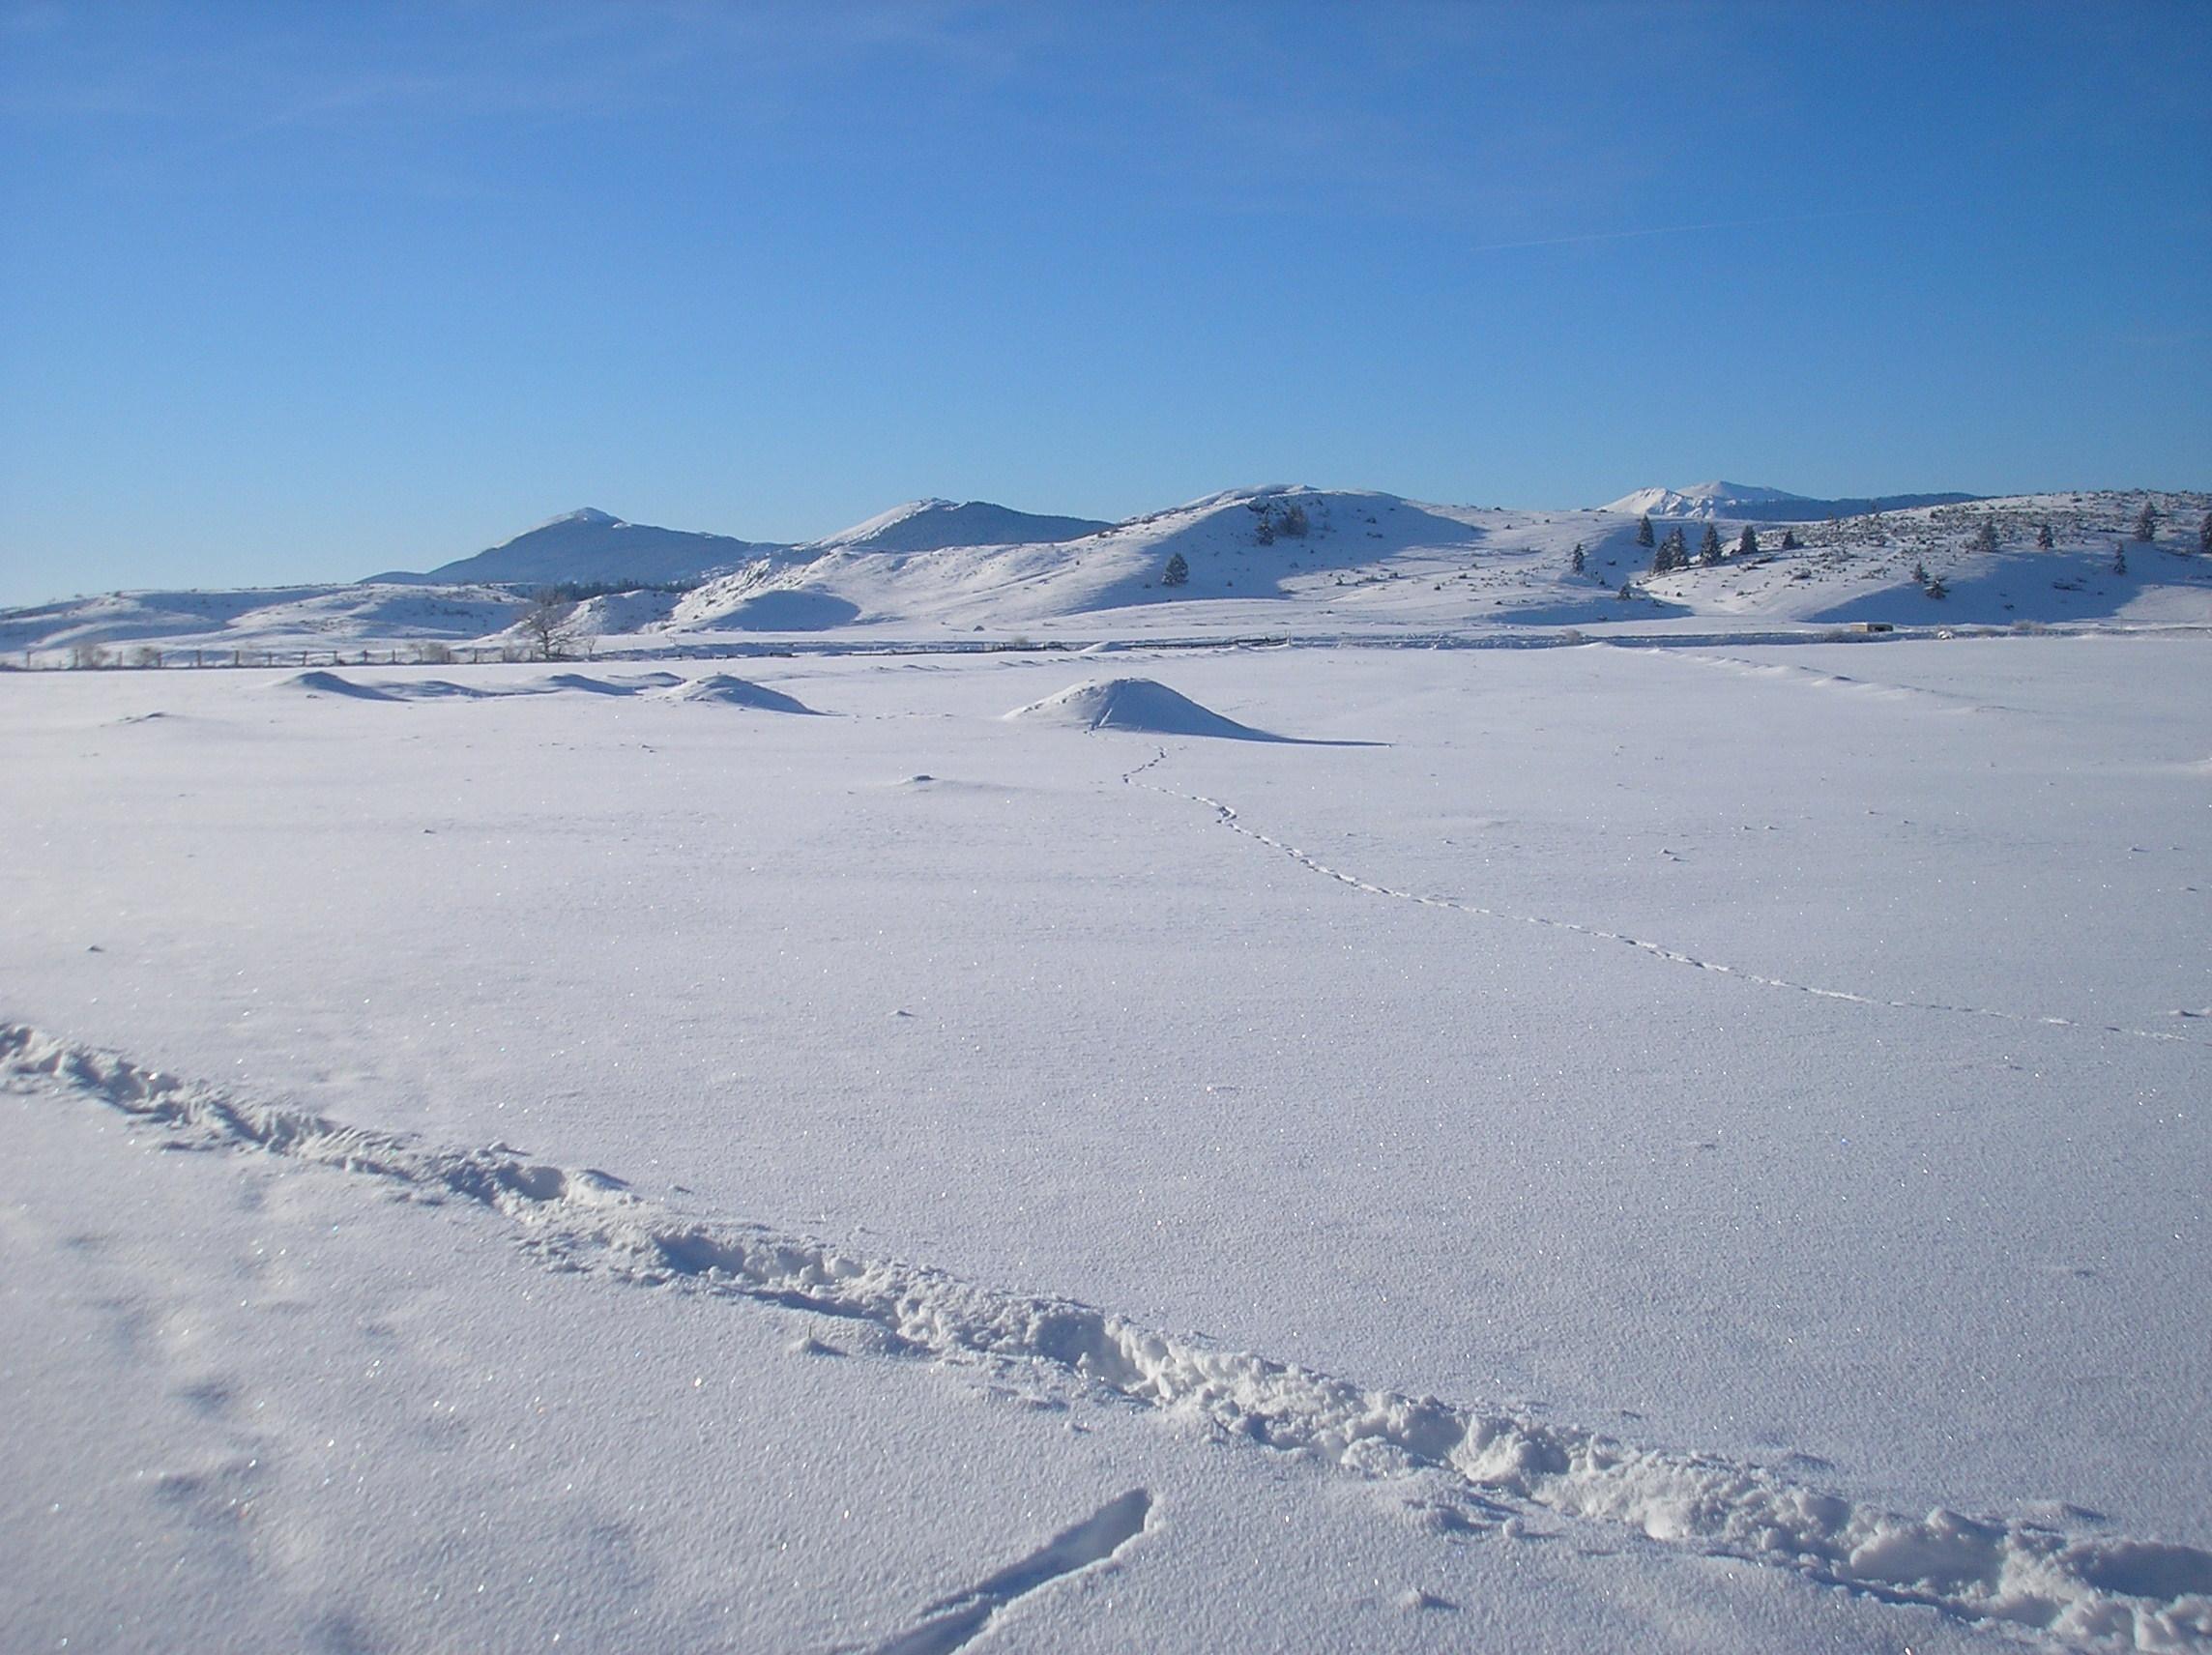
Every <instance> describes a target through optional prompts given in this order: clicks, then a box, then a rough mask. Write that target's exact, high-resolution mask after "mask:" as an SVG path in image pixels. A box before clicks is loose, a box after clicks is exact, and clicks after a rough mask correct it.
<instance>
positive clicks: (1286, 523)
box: [1283, 500, 1306, 540]
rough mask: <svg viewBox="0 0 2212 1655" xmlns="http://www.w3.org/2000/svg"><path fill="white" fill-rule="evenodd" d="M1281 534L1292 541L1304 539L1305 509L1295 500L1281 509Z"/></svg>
mask: <svg viewBox="0 0 2212 1655" xmlns="http://www.w3.org/2000/svg"><path fill="white" fill-rule="evenodd" d="M1283 533H1284V534H1286V535H1288V536H1290V537H1291V538H1292V539H1294V540H1302V539H1304V538H1305V537H1306V508H1304V507H1303V506H1300V505H1299V504H1298V503H1297V502H1296V501H1295V500H1294V501H1292V502H1291V503H1290V504H1289V505H1288V506H1286V507H1284V508H1283Z"/></svg>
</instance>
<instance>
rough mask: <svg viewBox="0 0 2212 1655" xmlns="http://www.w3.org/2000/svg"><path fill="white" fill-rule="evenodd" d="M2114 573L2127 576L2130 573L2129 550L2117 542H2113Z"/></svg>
mask: <svg viewBox="0 0 2212 1655" xmlns="http://www.w3.org/2000/svg"><path fill="white" fill-rule="evenodd" d="M2112 572H2113V573H2114V574H2126V573H2127V572H2128V549H2127V547H2126V546H2124V545H2122V544H2121V543H2120V542H2119V541H2117V540H2114V541H2113V542H2112Z"/></svg>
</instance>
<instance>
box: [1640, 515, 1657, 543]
mask: <svg viewBox="0 0 2212 1655" xmlns="http://www.w3.org/2000/svg"><path fill="white" fill-rule="evenodd" d="M1636 543H1637V544H1638V545H1640V546H1651V545H1656V544H1657V543H1658V537H1657V536H1655V535H1653V534H1652V532H1651V513H1650V512H1648V511H1646V512H1644V515H1643V516H1641V517H1639V518H1637V520H1636Z"/></svg>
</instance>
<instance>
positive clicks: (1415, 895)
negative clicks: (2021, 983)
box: [1121, 747, 2212, 1047]
mask: <svg viewBox="0 0 2212 1655" xmlns="http://www.w3.org/2000/svg"><path fill="white" fill-rule="evenodd" d="M1167 758H1168V751H1167V749H1166V748H1165V747H1162V748H1160V749H1159V750H1158V751H1157V752H1155V753H1154V754H1153V755H1152V756H1151V757H1150V758H1149V759H1147V760H1146V761H1145V762H1144V763H1143V764H1141V765H1139V766H1138V767H1137V768H1136V769H1133V770H1128V771H1125V772H1124V773H1123V774H1122V777H1121V780H1122V781H1123V782H1124V783H1126V784H1127V785H1129V786H1131V787H1141V788H1144V789H1145V790H1147V791H1148V792H1150V793H1156V794H1159V795H1161V796H1162V797H1164V798H1179V799H1185V800H1187V801H1188V802H1190V803H1192V804H1201V805H1204V806H1205V807H1206V808H1207V809H1208V810H1210V811H1212V812H1213V813H1214V819H1215V821H1216V822H1217V823H1219V825H1220V826H1222V827H1226V828H1228V829H1229V830H1230V831H1231V832H1232V833H1237V834H1240V835H1242V836H1243V837H1244V838H1247V839H1249V840H1251V841H1252V842H1253V843H1254V844H1257V845H1265V846H1266V847H1267V848H1268V849H1269V850H1271V851H1279V852H1281V853H1282V854H1283V855H1284V856H1286V857H1290V859H1291V860H1292V861H1294V862H1295V863H1297V864H1298V866H1300V867H1302V868H1304V869H1306V870H1307V871H1308V872H1309V873H1316V874H1319V875H1321V876H1322V878H1324V879H1329V880H1334V881H1336V883H1337V884H1339V885H1345V886H1351V887H1352V888H1353V890H1358V891H1365V892H1366V893H1367V894H1368V895H1370V896H1386V897H1390V898H1392V899H1394V900H1396V901H1399V902H1411V903H1413V904H1415V905H1417V906H1418V907H1421V908H1448V909H1450V910H1451V911H1452V912H1453V913H1455V914H1471V915H1476V916H1477V917H1479V918H1483V919H1503V920H1508V921H1510V922H1512V923H1515V924H1520V925H1538V926H1541V927H1543V928H1544V929H1545V930H1547V931H1567V932H1572V933H1573V934H1574V935H1576V936H1578V937H1589V938H1594V939H1595V940H1596V941H1598V942H1601V943H1617V944H1621V945H1622V946H1623V947H1628V948H1634V949H1636V950H1638V951H1639V952H1641V953H1645V954H1649V955H1650V956H1651V957H1652V958H1653V959H1657V960H1665V961H1667V962H1668V963H1669V964H1671V965H1677V966H1689V967H1691V968H1693V969H1695V970H1697V971H1701V972H1713V973H1718V974H1719V975H1721V976H1728V977H1736V978H1739V979H1741V980H1742V981H1744V982H1748V983H1756V984H1758V985H1759V986H1760V987H1761V988H1778V989H1786V990H1788V991H1789V992H1790V993H1791V994H1803V995H1810V996H1812V997H1813V998H1814V999H1816V1000H1840V1001H1843V1002H1846V1003H1847V1004H1850V1005H1871V1006H1879V1007H1883V1008H1885V1009H1888V1010H1891V1011H1935V1012H1944V1013H1948V1014H1950V1015H1952V1016H1955V1017H1991V1018H1995V1019H1997V1020H1998V1021H2000V1022H2005V1023H2031V1024H2038V1025H2041V1026H2042V1027H2045V1028H2049V1029H2088V1030H2093V1031H2096V1032H2099V1033H2104V1034H2122V1035H2127V1036H2130V1037H2132V1038H2134V1039H2138V1040H2168V1041H2172V1042H2174V1043H2176V1044H2178V1045H2183V1046H2206V1047H2212V1040H2198V1039H2196V1038H2194V1037H2193V1036H2191V1035H2188V1034H2175V1033H2170V1032H2168V1031H2165V1030H2159V1029H2130V1028H2126V1027H2124V1026H2123V1025H2120V1024H2116V1023H2083V1022H2081V1021H2080V1020H2079V1019H2076V1018H2072V1017H2045V1016H2039V1015H2036V1014H2034V1013H2032V1012H2024V1011H2005V1010H2002V1009H1999V1008H1996V1007H1993V1006H1986V1005H1954V1004H1949V1003H1947V1002H1941V1001H1929V1000H1886V999H1883V998H1881V997H1879V996H1877V995H1866V994H1854V993H1852V992H1851V991H1850V990H1848V989H1841V988H1819V987H1816V986H1815V985H1813V984H1811V983H1800V982H1791V981H1790V980H1789V979H1787V978H1785V977H1770V976H1763V975H1761V973H1758V972H1751V971H1745V970H1744V969H1743V968H1742V967H1740V966H1731V965H1726V964H1723V963H1722V962H1721V961H1719V960H1706V959H1701V958H1700V957H1699V956H1697V955H1695V954H1685V953H1682V952H1681V951H1680V950H1678V949H1675V948H1670V947H1668V946H1667V945H1666V944H1663V943H1653V942H1649V941H1647V940H1645V939H1644V938H1642V937H1630V936H1626V935H1624V934H1623V933H1621V932H1618V931H1608V930H1606V929H1605V928H1604V927H1603V926H1598V925H1583V924H1578V923H1577V922H1576V921H1574V920H1572V919H1554V918H1550V917H1547V916H1546V915H1540V914H1509V913H1507V912H1506V911H1505V910H1503V909H1499V908H1485V907H1483V906H1482V905H1481V904H1480V903H1476V902H1463V901H1461V900H1459V899H1458V898H1456V897H1449V896H1435V895H1430V894H1427V893H1425V892H1422V891H1417V890H1401V889H1399V888H1398V887H1397V886H1387V885H1377V884H1376V883H1375V882H1374V881H1372V880H1367V879H1362V878H1361V877H1360V876H1359V875H1357V874H1352V873H1346V872H1345V871H1344V870H1343V869H1342V868H1337V867H1332V866H1330V865H1329V864H1328V863H1326V862H1324V861H1323V860H1322V859H1321V858H1320V857H1316V856H1314V855H1312V854H1311V853H1310V852H1307V851H1302V850H1300V849H1299V848H1298V847H1297V846H1295V845H1293V844H1290V843H1289V842H1287V841H1286V840H1282V839H1278V838H1275V837H1274V836H1273V835H1271V834H1268V833H1264V832H1262V831H1261V830H1260V829H1259V828H1257V827H1252V826H1250V825H1249V824H1247V823H1246V822H1245V821H1244V820H1243V818H1242V817H1240V816H1239V815H1238V814H1237V807H1236V806H1235V805H1233V804H1225V803H1223V802H1222V801H1221V800H1220V799H1218V798H1210V797H1208V795H1206V794H1203V793H1186V792H1184V791H1183V790H1182V789H1180V788H1173V787H1162V786H1160V785H1159V784H1158V783H1156V782H1150V781H1143V780H1140V779H1139V778H1140V777H1142V776H1143V775H1144V774H1145V773H1146V772H1147V771H1149V770H1150V769H1154V768H1155V767H1157V766H1159V765H1162V764H1165V763H1166V762H1167ZM2175 1015H2176V1016H2179V1017H2196V1016H2197V1015H2199V1014H2198V1013H2197V1012H2194V1011H2179V1012H2176V1013H2175Z"/></svg>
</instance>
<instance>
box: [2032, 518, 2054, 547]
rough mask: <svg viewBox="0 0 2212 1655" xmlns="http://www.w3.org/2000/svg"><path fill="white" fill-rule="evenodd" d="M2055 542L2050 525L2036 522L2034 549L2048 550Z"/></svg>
mask: <svg viewBox="0 0 2212 1655" xmlns="http://www.w3.org/2000/svg"><path fill="white" fill-rule="evenodd" d="M2055 543H2056V542H2055V541H2054V540H2053V538H2052V534H2051V525H2050V524H2048V523H2038V524H2037V525H2036V526H2035V549H2036V550H2037V551H2039V552H2048V551H2049V550H2051V548H2052V545H2054V544H2055Z"/></svg>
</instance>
